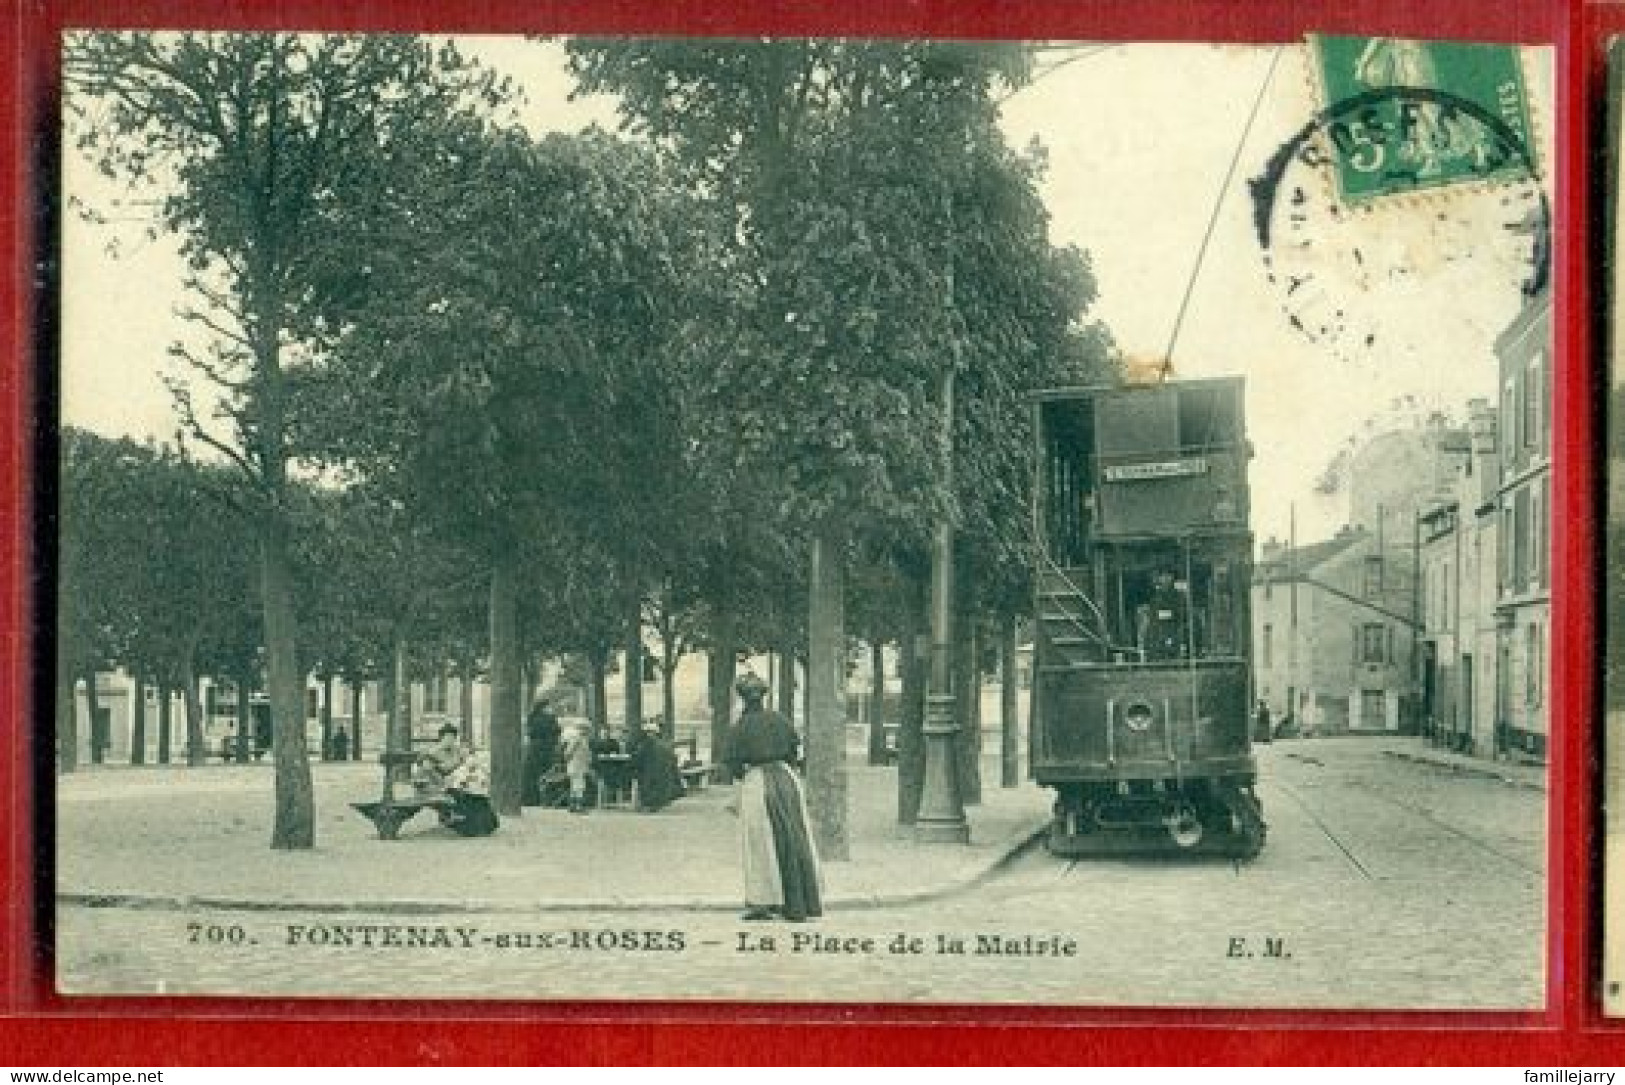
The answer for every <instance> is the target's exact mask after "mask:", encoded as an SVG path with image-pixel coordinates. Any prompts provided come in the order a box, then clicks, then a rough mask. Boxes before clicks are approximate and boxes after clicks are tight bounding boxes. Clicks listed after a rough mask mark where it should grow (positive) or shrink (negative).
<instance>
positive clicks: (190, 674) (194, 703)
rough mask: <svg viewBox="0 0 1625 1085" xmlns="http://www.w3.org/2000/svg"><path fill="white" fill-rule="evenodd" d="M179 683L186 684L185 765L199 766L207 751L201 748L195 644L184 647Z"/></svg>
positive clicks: (201, 724)
mask: <svg viewBox="0 0 1625 1085" xmlns="http://www.w3.org/2000/svg"><path fill="white" fill-rule="evenodd" d="M181 681H182V682H184V683H185V684H186V691H185V692H186V763H187V764H188V765H193V766H196V765H201V764H203V763H205V762H206V761H208V759H209V751H208V750H206V749H204V747H203V701H202V698H200V697H199V696H198V690H197V687H198V676H197V642H196V641H195V640H193V641H189V642H188V643H187V645H186V658H185V659H183V660H182V661H181Z"/></svg>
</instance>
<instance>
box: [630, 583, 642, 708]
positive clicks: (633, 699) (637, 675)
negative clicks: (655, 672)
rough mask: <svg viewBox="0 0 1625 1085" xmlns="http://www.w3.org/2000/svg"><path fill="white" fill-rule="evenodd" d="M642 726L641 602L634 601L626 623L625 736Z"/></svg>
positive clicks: (638, 600) (639, 600)
mask: <svg viewBox="0 0 1625 1085" xmlns="http://www.w3.org/2000/svg"><path fill="white" fill-rule="evenodd" d="M642 726H643V601H642V600H641V599H634V600H633V601H632V607H631V612H630V613H629V614H628V615H627V622H626V734H627V737H628V738H630V737H631V736H633V735H635V734H637V732H638V728H640V727H642Z"/></svg>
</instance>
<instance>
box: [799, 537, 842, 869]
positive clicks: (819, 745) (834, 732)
mask: <svg viewBox="0 0 1625 1085" xmlns="http://www.w3.org/2000/svg"><path fill="white" fill-rule="evenodd" d="M811 562H812V568H811V572H810V579H809V582H808V583H809V590H808V607H807V696H808V714H807V732H806V733H807V812H808V814H809V815H810V816H811V818H812V823H813V835H814V837H816V839H817V841H818V854H819V855H821V856H823V857H824V858H825V859H830V860H842V859H847V858H850V857H851V850H850V848H849V846H848V842H847V836H846V697H845V695H844V691H845V686H846V629H845V615H844V613H843V605H844V601H845V600H844V595H845V586H844V578H845V573H846V544H845V540H843V539H842V537H841V535H840V533H839V532H837V531H834V530H832V529H830V528H824V529H822V530H820V531H819V532H818V533H817V534H816V535H815V536H814V538H813V542H812V555H811Z"/></svg>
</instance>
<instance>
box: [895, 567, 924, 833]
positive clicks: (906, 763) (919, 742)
mask: <svg viewBox="0 0 1625 1085" xmlns="http://www.w3.org/2000/svg"><path fill="white" fill-rule="evenodd" d="M902 603H903V607H902V617H903V629H902V634H901V637H900V645H901V648H900V652H899V657H900V658H899V663H900V665H901V667H902V671H903V703H902V705H901V706H900V707H901V716H900V718H899V719H898V721H897V823H898V824H899V825H913V824H914V820H915V817H916V816H917V815H918V814H919V812H920V796H921V794H922V793H923V792H924V790H925V735H924V733H923V732H924V728H925V659H924V657H923V656H922V655H921V652H920V649H921V634H922V633H923V632H924V630H925V621H924V611H925V585H924V584H923V583H921V582H919V581H917V580H915V579H914V578H912V577H911V578H909V580H908V581H907V583H906V585H905V587H904V590H903V600H902Z"/></svg>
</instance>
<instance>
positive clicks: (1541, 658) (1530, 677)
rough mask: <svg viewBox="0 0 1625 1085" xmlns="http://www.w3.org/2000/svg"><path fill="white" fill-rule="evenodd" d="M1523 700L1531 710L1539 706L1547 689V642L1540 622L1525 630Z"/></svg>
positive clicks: (1533, 623) (1530, 624) (1532, 623)
mask: <svg viewBox="0 0 1625 1085" xmlns="http://www.w3.org/2000/svg"><path fill="white" fill-rule="evenodd" d="M1523 651H1524V676H1523V679H1524V680H1523V685H1524V690H1523V699H1524V703H1525V704H1527V705H1528V706H1529V707H1530V708H1535V707H1537V706H1539V704H1540V702H1541V698H1542V696H1543V695H1544V693H1545V687H1546V641H1545V637H1544V635H1543V634H1542V632H1541V628H1540V624H1539V623H1538V622H1530V623H1529V626H1528V628H1526V629H1525V630H1524V649H1523Z"/></svg>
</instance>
